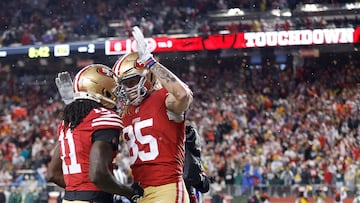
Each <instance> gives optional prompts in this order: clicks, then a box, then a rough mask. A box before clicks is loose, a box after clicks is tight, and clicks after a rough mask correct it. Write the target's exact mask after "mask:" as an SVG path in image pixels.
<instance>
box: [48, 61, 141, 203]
mask: <svg viewBox="0 0 360 203" xmlns="http://www.w3.org/2000/svg"><path fill="white" fill-rule="evenodd" d="M57 82H59V81H57ZM57 85H58V84H57ZM116 86H117V83H116V76H115V74H114V73H113V72H112V70H111V69H110V68H109V67H107V66H105V65H101V64H92V65H89V66H86V67H85V68H83V69H81V70H80V71H79V72H78V73H77V75H76V76H75V79H74V82H73V90H70V91H73V101H72V102H71V103H69V104H68V105H66V106H65V109H64V112H63V122H62V123H61V124H60V125H59V127H58V133H57V134H58V144H57V147H56V149H55V152H54V155H53V157H52V160H51V162H50V164H49V167H48V176H47V178H48V180H49V181H50V182H54V183H56V184H57V185H59V186H61V187H63V188H65V194H64V198H63V203H64V202H79V201H81V202H92V203H95V202H96V203H109V202H112V201H113V194H119V195H123V196H125V197H127V198H128V199H130V200H132V201H133V202H135V201H136V200H137V198H138V196H139V195H141V194H138V193H137V191H134V189H132V188H131V187H129V186H126V185H122V184H120V183H119V182H118V181H116V179H115V177H114V176H113V175H112V172H111V171H112V161H113V158H114V157H115V155H116V152H117V150H118V142H119V136H120V133H121V130H122V128H123V126H122V122H121V120H120V117H119V115H118V114H117V113H116V112H114V111H113V110H112V109H114V108H115V107H116V103H117V96H115V94H114V90H115V89H116ZM58 87H59V86H58ZM59 90H60V89H59Z"/></svg>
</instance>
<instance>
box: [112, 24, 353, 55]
mask: <svg viewBox="0 0 360 203" xmlns="http://www.w3.org/2000/svg"><path fill="white" fill-rule="evenodd" d="M145 40H146V41H147V43H148V47H149V49H150V50H151V51H152V52H173V51H202V50H218V49H242V48H254V47H276V46H297V45H326V44H351V43H357V42H359V40H360V28H356V29H354V28H334V29H315V30H290V31H273V32H247V33H243V32H240V33H236V34H214V35H210V36H206V37H203V36H202V37H200V36H196V37H185V38H175V37H155V38H147V39H145ZM133 51H136V42H135V41H134V40H132V39H127V40H107V41H106V42H105V54H106V55H117V54H124V53H129V52H133Z"/></svg>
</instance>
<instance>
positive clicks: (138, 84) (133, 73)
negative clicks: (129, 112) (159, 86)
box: [112, 52, 156, 105]
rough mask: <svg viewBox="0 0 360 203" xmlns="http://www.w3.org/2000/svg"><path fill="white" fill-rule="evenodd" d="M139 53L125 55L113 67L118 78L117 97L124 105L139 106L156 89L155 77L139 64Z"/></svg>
mask: <svg viewBox="0 0 360 203" xmlns="http://www.w3.org/2000/svg"><path fill="white" fill-rule="evenodd" d="M138 58H139V54H138V52H133V53H129V54H125V55H124V56H122V57H121V58H120V59H119V60H118V61H116V63H115V64H114V66H113V68H112V69H113V71H114V73H115V74H116V75H117V76H118V82H119V89H118V90H117V95H119V97H120V100H122V101H123V102H124V103H127V104H132V105H139V104H140V103H141V102H142V101H143V100H144V98H145V97H146V96H147V95H148V93H149V92H151V91H152V90H153V88H154V84H155V82H156V79H155V76H154V75H153V74H152V73H151V72H150V71H149V69H148V68H145V67H143V65H142V64H138V63H137V59H138Z"/></svg>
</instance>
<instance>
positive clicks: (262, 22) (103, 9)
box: [0, 0, 360, 47]
mask: <svg viewBox="0 0 360 203" xmlns="http://www.w3.org/2000/svg"><path fill="white" fill-rule="evenodd" d="M345 2H347V1H340V0H339V1H336V0H328V1H315V0H308V1H296V0H266V1H230V0H228V1H224V0H219V1H212V0H196V1H188V0H183V1H168V0H160V1H157V3H156V4H154V3H153V1H150V0H145V1H139V2H138V1H130V0H126V1H116V0H107V1H90V0H89V1H71V0H61V1H53V0H37V1H29V0H21V1H10V2H7V1H1V2H0V19H1V20H0V46H3V47H7V46H17V45H33V44H47V43H62V42H74V41H79V40H96V39H98V38H105V37H106V38H108V37H120V38H127V37H130V36H131V27H132V26H134V25H139V24H140V26H141V27H142V29H143V30H144V35H145V36H146V37H149V36H154V35H162V34H199V33H200V34H201V33H202V34H209V33H218V32H219V31H221V30H228V31H229V32H237V31H260V30H261V31H273V30H288V29H315V28H334V27H356V26H358V25H360V21H359V19H358V17H357V16H358V15H354V16H355V17H353V18H348V17H346V16H342V15H340V16H336V17H335V16H334V17H333V18H332V19H326V18H324V17H311V16H304V17H296V18H295V17H294V18H289V17H276V16H274V17H272V18H259V19H253V20H243V19H238V20H233V21H231V22H229V23H227V24H225V25H224V24H220V23H218V22H211V20H209V16H208V15H209V14H213V13H214V12H217V11H224V10H226V9H231V8H240V9H243V10H245V11H246V12H264V11H265V12H270V10H271V9H280V10H283V9H290V10H294V9H295V8H296V6H297V5H299V4H300V5H302V4H306V3H323V4H327V5H329V7H335V6H339V5H342V4H341V3H345ZM346 10H347V9H346Z"/></svg>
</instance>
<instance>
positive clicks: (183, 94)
mask: <svg viewBox="0 0 360 203" xmlns="http://www.w3.org/2000/svg"><path fill="white" fill-rule="evenodd" d="M132 34H133V36H134V38H135V40H136V42H137V44H138V53H139V58H138V60H137V62H138V63H140V64H143V65H144V67H145V68H149V69H150V71H151V72H152V73H153V74H154V75H155V76H156V78H157V79H158V80H159V82H160V83H161V85H162V86H163V87H164V88H166V89H167V91H168V93H169V95H168V96H167V98H166V107H167V108H168V109H169V110H170V111H172V112H173V113H175V114H177V115H180V114H182V113H183V112H184V111H185V110H187V109H188V108H189V105H190V104H191V102H192V100H193V95H192V91H191V90H190V88H189V87H188V86H187V85H186V84H185V83H184V82H183V81H181V80H180V79H179V78H178V77H177V76H176V75H175V74H174V73H172V72H171V71H170V70H169V69H167V68H166V67H165V66H164V65H162V64H161V63H159V62H157V61H156V60H155V58H154V57H153V55H152V54H151V53H150V51H149V50H148V49H147V47H146V42H145V39H144V36H143V34H142V32H141V30H140V29H139V28H138V27H136V26H135V27H134V28H133V32H132Z"/></svg>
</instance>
